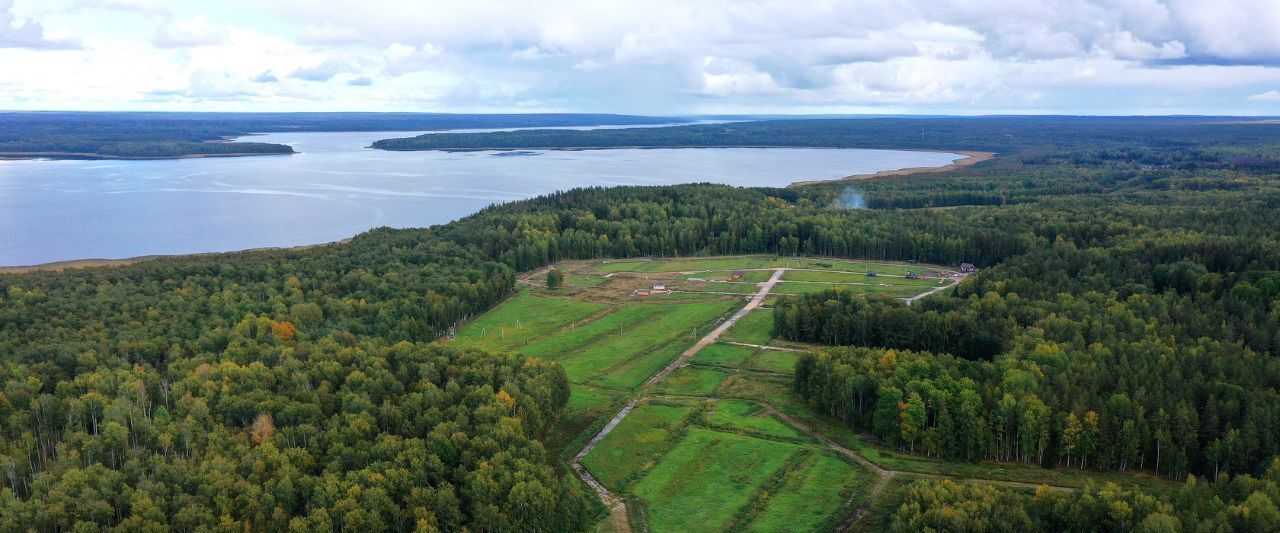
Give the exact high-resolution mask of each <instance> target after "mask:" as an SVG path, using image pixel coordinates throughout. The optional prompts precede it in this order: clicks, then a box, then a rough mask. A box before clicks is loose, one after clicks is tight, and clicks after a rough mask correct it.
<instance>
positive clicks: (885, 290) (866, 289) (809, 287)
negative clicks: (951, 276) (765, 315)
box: [770, 278, 933, 298]
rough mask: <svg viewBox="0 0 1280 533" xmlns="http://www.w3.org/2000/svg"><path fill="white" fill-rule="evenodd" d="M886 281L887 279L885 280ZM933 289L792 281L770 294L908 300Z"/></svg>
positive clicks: (776, 287)
mask: <svg viewBox="0 0 1280 533" xmlns="http://www.w3.org/2000/svg"><path fill="white" fill-rule="evenodd" d="M886 279H887V278H886ZM932 288H933V287H913V286H910V285H895V284H892V283H881V282H876V283H874V284H866V285H853V284H844V285H840V284H834V283H819V282H810V281H793V282H789V283H779V284H777V285H774V286H773V290H772V291H770V294H804V293H806V292H819V291H825V290H829V289H839V290H843V291H849V292H852V293H855V294H884V295H887V296H893V297H897V298H908V297H911V296H915V295H917V294H920V293H922V292H926V291H928V290H929V289H932Z"/></svg>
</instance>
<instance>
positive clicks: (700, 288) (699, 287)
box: [678, 281, 760, 294]
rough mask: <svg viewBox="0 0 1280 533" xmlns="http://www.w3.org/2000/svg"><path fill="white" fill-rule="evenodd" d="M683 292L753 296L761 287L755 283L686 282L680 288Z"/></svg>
mask: <svg viewBox="0 0 1280 533" xmlns="http://www.w3.org/2000/svg"><path fill="white" fill-rule="evenodd" d="M678 290H682V291H697V292H727V293H732V294H751V293H754V292H756V291H758V290H760V288H759V287H757V286H756V284H755V283H740V282H736V281H735V282H727V281H685V282H682V283H681V285H680V286H679V287H678Z"/></svg>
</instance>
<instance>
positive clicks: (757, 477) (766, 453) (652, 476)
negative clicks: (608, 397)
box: [610, 428, 800, 531]
mask: <svg viewBox="0 0 1280 533" xmlns="http://www.w3.org/2000/svg"><path fill="white" fill-rule="evenodd" d="M610 436H612V435H610ZM799 449H800V445H798V444H792V443H789V442H780V441H773V440H765V439H757V438H754V437H747V436H742V435H732V434H728V433H721V432H718V431H712V430H708V429H701V428H690V429H689V432H688V434H687V435H686V436H685V438H684V439H682V440H681V441H680V442H679V443H678V444H676V446H675V447H673V448H672V449H671V451H669V452H667V454H666V455H664V456H663V457H662V460H661V461H659V462H658V464H657V465H656V466H654V467H653V469H652V470H650V471H649V472H648V473H647V474H646V475H645V476H644V477H643V478H641V479H640V480H639V481H638V482H636V483H635V485H634V488H633V490H632V491H631V492H632V494H634V495H635V496H636V497H638V498H640V499H642V500H644V502H645V503H646V505H647V506H648V509H649V525H650V527H651V529H652V530H653V531H720V530H721V529H723V528H724V526H725V523H726V522H728V520H729V519H730V518H731V517H733V516H734V515H735V514H737V512H738V511H739V510H740V509H741V508H742V507H743V506H745V505H746V504H747V502H748V501H750V500H751V498H752V496H754V495H755V494H756V492H757V490H758V489H759V488H760V486H761V485H762V484H763V483H764V481H765V480H766V479H768V478H769V477H770V475H772V474H773V473H774V472H775V471H777V470H778V469H779V468H780V467H782V466H783V465H784V464H785V463H786V462H787V459H788V458H789V457H791V455H792V454H793V453H795V452H796V451H797V450H799Z"/></svg>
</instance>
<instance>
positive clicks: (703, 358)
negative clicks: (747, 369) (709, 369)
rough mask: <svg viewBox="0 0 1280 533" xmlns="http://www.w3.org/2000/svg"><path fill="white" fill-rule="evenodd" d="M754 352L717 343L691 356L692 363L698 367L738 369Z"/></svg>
mask: <svg viewBox="0 0 1280 533" xmlns="http://www.w3.org/2000/svg"><path fill="white" fill-rule="evenodd" d="M755 352H756V349H755V348H750V347H747V346H734V345H732V344H724V343H719V342H717V343H714V344H711V345H708V346H706V347H704V348H703V349H701V350H699V351H698V355H695V356H693V362H694V363H696V364H699V365H710V366H719V367H725V368H739V367H741V366H742V363H744V362H746V360H747V359H748V358H750V357H751V355H752V354H754V353H755Z"/></svg>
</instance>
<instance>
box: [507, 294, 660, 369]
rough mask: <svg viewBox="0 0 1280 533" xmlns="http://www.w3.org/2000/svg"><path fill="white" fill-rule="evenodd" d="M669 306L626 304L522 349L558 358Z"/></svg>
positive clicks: (614, 333) (521, 349)
mask: <svg viewBox="0 0 1280 533" xmlns="http://www.w3.org/2000/svg"><path fill="white" fill-rule="evenodd" d="M665 307H666V306H658V305H631V306H625V307H621V308H619V309H617V310H616V311H613V312H612V313H609V314H607V315H604V316H601V317H598V318H596V319H595V320H592V321H590V322H587V323H585V324H581V325H579V326H577V327H575V328H573V329H572V330H569V331H561V332H559V333H556V334H555V335H550V336H547V337H544V338H541V339H538V340H537V341H534V342H532V343H530V344H529V345H528V346H523V347H521V348H520V350H519V351H520V353H523V354H525V355H528V356H530V357H539V358H543V359H552V360H558V359H561V358H563V357H564V356H566V355H569V354H571V353H573V352H574V351H575V350H577V349H579V348H581V347H583V346H586V345H589V344H591V343H593V342H596V341H597V340H600V339H604V338H607V337H609V336H611V335H618V334H619V331H620V329H619V328H621V332H622V333H623V334H625V333H626V330H627V329H629V328H630V327H631V326H633V325H635V324H639V323H642V322H644V321H646V320H648V319H649V318H651V317H654V316H657V315H660V314H662V313H663V312H665V311H666V309H665Z"/></svg>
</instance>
